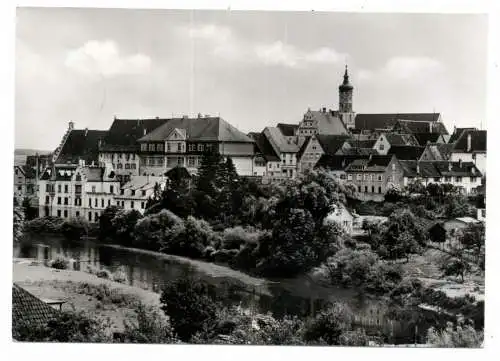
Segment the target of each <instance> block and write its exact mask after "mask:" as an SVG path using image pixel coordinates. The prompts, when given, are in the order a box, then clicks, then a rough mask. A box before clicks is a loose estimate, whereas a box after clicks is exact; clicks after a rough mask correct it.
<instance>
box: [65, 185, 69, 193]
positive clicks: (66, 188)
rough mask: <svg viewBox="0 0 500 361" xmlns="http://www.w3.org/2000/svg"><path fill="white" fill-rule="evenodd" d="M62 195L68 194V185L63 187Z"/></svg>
mask: <svg viewBox="0 0 500 361" xmlns="http://www.w3.org/2000/svg"><path fill="white" fill-rule="evenodd" d="M64 193H68V185H67V184H65V185H64Z"/></svg>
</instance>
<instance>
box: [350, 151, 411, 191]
mask: <svg viewBox="0 0 500 361" xmlns="http://www.w3.org/2000/svg"><path fill="white" fill-rule="evenodd" d="M345 172H346V174H347V182H348V183H350V184H353V185H354V187H355V189H356V191H357V195H358V196H359V197H360V198H362V199H365V200H369V199H371V198H372V197H373V200H378V199H380V198H381V197H380V196H381V195H384V194H385V193H386V191H387V190H388V189H389V188H391V187H393V186H394V185H399V184H402V183H403V169H402V168H401V165H400V164H399V161H398V160H397V158H396V157H395V156H394V155H371V156H369V157H368V159H356V160H354V161H353V162H351V163H350V164H349V165H348V166H347V167H346V169H345Z"/></svg>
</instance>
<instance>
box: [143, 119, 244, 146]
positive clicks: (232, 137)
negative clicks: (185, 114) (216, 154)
mask: <svg viewBox="0 0 500 361" xmlns="http://www.w3.org/2000/svg"><path fill="white" fill-rule="evenodd" d="M175 128H178V129H185V130H186V136H187V139H188V140H191V141H218V142H240V143H252V139H250V138H249V137H248V136H247V135H246V134H244V133H242V132H241V131H239V130H238V129H236V128H235V127H233V126H232V125H231V124H229V123H228V122H226V121H225V120H224V119H222V118H220V117H204V118H203V117H201V118H172V119H169V120H168V121H167V122H165V123H164V124H163V125H160V126H159V127H158V128H156V129H155V130H153V131H152V132H150V133H148V134H146V135H145V136H143V137H142V138H140V139H139V140H138V141H139V142H145V141H163V140H165V139H166V138H167V137H168V136H169V135H170V133H171V132H172V131H173V130H174V129H175Z"/></svg>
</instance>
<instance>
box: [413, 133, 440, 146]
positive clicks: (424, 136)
mask: <svg viewBox="0 0 500 361" xmlns="http://www.w3.org/2000/svg"><path fill="white" fill-rule="evenodd" d="M413 135H414V136H415V138H416V139H417V141H418V144H419V145H421V146H423V147H425V146H426V145H427V144H429V143H438V144H446V143H448V142H447V141H446V139H445V138H444V136H443V134H440V133H413Z"/></svg>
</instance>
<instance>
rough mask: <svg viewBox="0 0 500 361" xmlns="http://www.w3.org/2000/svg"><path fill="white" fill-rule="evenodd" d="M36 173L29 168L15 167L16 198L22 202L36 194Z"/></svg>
mask: <svg viewBox="0 0 500 361" xmlns="http://www.w3.org/2000/svg"><path fill="white" fill-rule="evenodd" d="M36 186H37V184H36V172H35V171H34V170H33V169H32V168H30V167H28V166H26V165H25V166H20V165H15V166H14V196H15V197H16V198H17V199H19V200H20V201H22V200H23V199H24V198H25V197H33V196H35V194H36V189H37V188H36Z"/></svg>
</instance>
